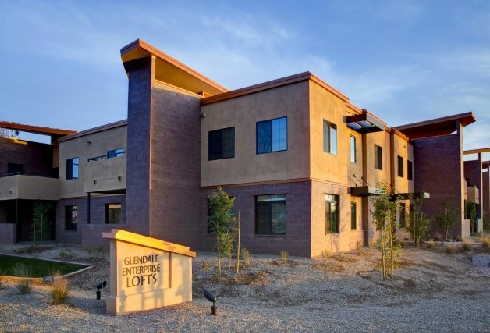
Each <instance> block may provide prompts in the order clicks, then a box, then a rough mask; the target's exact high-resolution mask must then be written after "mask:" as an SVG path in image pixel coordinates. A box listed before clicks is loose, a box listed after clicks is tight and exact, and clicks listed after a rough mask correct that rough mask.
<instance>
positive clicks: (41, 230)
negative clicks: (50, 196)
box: [32, 200, 51, 246]
mask: <svg viewBox="0 0 490 333" xmlns="http://www.w3.org/2000/svg"><path fill="white" fill-rule="evenodd" d="M50 209H51V204H50V203H49V202H46V201H43V200H37V201H36V202H35V203H34V214H33V217H32V240H33V241H34V246H37V244H38V243H39V242H40V241H43V240H46V239H49V238H50V236H51V235H50V234H51V221H50V220H49V215H48V213H49V210H50Z"/></svg>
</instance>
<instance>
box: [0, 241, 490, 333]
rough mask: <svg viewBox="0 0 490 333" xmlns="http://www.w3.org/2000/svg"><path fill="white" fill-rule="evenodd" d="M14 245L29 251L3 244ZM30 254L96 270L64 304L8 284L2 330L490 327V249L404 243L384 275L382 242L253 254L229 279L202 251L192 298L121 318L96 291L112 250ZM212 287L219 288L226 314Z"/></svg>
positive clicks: (75, 285)
mask: <svg viewBox="0 0 490 333" xmlns="http://www.w3.org/2000/svg"><path fill="white" fill-rule="evenodd" d="M13 251H16V252H17V253H19V252H22V251H23V249H22V248H20V247H17V248H3V249H0V252H3V253H6V252H13ZM478 251H479V253H477V252H478ZM29 254H30V255H31V256H35V257H36V256H37V257H42V258H53V259H64V260H68V261H76V262H83V263H90V264H93V265H94V269H92V270H90V271H87V272H84V273H82V274H80V275H77V276H73V277H71V278H70V279H69V281H70V294H69V298H68V302H67V304H64V305H51V304H50V289H51V287H50V286H49V285H34V286H33V290H32V292H31V293H30V294H21V293H20V292H19V291H18V290H17V288H16V286H15V283H14V282H11V281H3V283H2V287H0V332H490V268H489V267H488V263H489V262H490V254H488V253H482V252H481V250H472V251H471V252H464V251H459V252H458V251H457V252H456V253H454V254H446V253H445V251H444V249H442V248H435V249H425V250H424V249H414V248H405V249H404V250H403V255H402V258H401V268H399V269H397V270H396V272H395V277H394V278H393V279H389V280H388V281H385V282H383V281H382V274H381V272H380V271H379V270H377V269H376V266H377V265H378V263H379V259H380V254H379V252H378V251H377V250H374V249H362V250H361V251H357V252H353V253H344V254H336V255H331V256H329V257H325V258H317V259H307V258H297V257H291V258H289V260H288V261H287V262H282V261H281V260H280V258H279V255H252V259H251V264H250V266H244V267H243V269H242V272H241V273H240V274H239V275H238V276H237V277H235V275H234V274H233V273H232V271H231V270H228V269H226V271H225V272H224V277H223V278H222V279H221V280H220V281H217V280H216V278H215V266H216V256H215V254H213V253H198V256H197V258H195V259H194V261H193V276H194V279H193V281H194V284H193V290H194V295H193V297H194V300H193V301H192V302H189V303H185V304H180V305H176V306H170V307H166V308H162V309H155V310H151V311H147V312H141V313H135V314H131V315H126V316H118V317H115V316H110V315H107V314H106V313H105V301H104V298H105V297H107V296H108V294H107V293H108V292H109V288H107V287H106V288H105V289H103V293H102V298H103V299H102V300H99V301H98V300H96V297H95V291H96V289H95V287H94V286H95V285H96V284H97V283H98V282H100V281H102V280H108V278H109V262H108V254H107V253H103V252H101V251H84V250H80V249H79V248H77V247H57V248H50V249H45V250H44V251H42V252H38V253H29ZM485 264H486V266H485ZM203 289H208V290H211V291H213V292H214V293H216V295H217V297H218V315H217V316H211V315H210V306H211V303H210V302H208V301H207V300H206V299H205V298H204V297H203V296H202V295H203Z"/></svg>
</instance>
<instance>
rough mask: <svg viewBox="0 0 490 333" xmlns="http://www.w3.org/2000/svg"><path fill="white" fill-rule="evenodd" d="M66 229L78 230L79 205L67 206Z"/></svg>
mask: <svg viewBox="0 0 490 333" xmlns="http://www.w3.org/2000/svg"><path fill="white" fill-rule="evenodd" d="M65 219H66V220H65V229H66V230H77V226H78V207H77V206H65Z"/></svg>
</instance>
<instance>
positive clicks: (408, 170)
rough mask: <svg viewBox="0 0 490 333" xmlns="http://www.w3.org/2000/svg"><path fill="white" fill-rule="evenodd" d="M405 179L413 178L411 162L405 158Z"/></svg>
mask: <svg viewBox="0 0 490 333" xmlns="http://www.w3.org/2000/svg"><path fill="white" fill-rule="evenodd" d="M407 179H408V180H413V163H412V161H409V160H407Z"/></svg>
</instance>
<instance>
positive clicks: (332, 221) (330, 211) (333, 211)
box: [325, 194, 339, 234]
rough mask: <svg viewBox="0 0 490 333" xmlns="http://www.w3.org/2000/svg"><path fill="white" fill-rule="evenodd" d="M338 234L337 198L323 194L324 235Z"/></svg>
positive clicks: (333, 195) (334, 195) (336, 196)
mask: <svg viewBox="0 0 490 333" xmlns="http://www.w3.org/2000/svg"><path fill="white" fill-rule="evenodd" d="M338 232H339V196H338V195H336V194H325V234H330V233H338Z"/></svg>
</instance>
